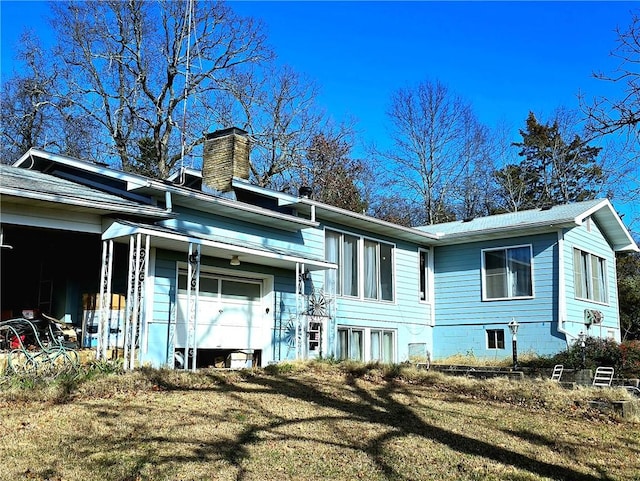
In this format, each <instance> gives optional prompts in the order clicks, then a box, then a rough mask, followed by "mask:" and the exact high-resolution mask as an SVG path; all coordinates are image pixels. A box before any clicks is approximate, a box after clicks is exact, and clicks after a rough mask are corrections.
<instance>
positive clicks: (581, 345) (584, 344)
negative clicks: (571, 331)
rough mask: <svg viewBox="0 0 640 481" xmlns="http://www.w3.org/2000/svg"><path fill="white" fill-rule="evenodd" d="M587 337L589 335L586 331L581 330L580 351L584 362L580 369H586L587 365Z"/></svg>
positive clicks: (579, 337) (579, 335) (579, 338)
mask: <svg viewBox="0 0 640 481" xmlns="http://www.w3.org/2000/svg"><path fill="white" fill-rule="evenodd" d="M586 339H587V335H586V334H585V333H584V331H580V334H578V340H579V341H580V353H581V354H582V363H581V365H580V369H584V367H585V365H586V353H585V347H586V343H585V341H586Z"/></svg>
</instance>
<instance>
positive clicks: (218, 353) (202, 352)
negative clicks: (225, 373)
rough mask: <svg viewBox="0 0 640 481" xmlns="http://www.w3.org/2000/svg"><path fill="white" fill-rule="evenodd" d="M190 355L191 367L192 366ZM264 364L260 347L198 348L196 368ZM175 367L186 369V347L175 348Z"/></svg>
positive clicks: (247, 366) (239, 366) (223, 367)
mask: <svg viewBox="0 0 640 481" xmlns="http://www.w3.org/2000/svg"><path fill="white" fill-rule="evenodd" d="M191 358H192V356H189V367H191ZM261 365H262V350H260V349H240V348H238V349H198V352H197V355H196V369H203V368H216V369H243V368H246V369H250V368H252V367H259V366H261ZM175 367H176V369H184V349H176V350H175Z"/></svg>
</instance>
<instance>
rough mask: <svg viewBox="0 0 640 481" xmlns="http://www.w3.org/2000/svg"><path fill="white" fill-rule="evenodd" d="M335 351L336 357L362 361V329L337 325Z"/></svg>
mask: <svg viewBox="0 0 640 481" xmlns="http://www.w3.org/2000/svg"><path fill="white" fill-rule="evenodd" d="M337 351H338V353H337V354H338V359H352V360H354V361H364V330H363V329H354V328H351V327H339V328H338V346H337Z"/></svg>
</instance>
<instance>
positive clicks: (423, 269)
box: [418, 251, 429, 301]
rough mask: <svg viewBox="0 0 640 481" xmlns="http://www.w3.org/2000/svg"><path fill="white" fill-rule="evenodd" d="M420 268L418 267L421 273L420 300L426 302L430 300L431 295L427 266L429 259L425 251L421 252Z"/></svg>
mask: <svg viewBox="0 0 640 481" xmlns="http://www.w3.org/2000/svg"><path fill="white" fill-rule="evenodd" d="M419 254H420V266H419V267H418V269H419V271H420V300H421V301H426V300H427V299H428V298H429V293H428V292H427V266H428V265H429V264H428V259H427V255H428V254H427V253H426V252H424V251H420V253H419Z"/></svg>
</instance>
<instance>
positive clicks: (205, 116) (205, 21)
mask: <svg viewBox="0 0 640 481" xmlns="http://www.w3.org/2000/svg"><path fill="white" fill-rule="evenodd" d="M52 8H53V12H54V17H53V22H52V25H53V28H54V29H55V30H56V32H57V35H58V47H57V50H56V57H57V58H58V59H59V60H60V69H61V73H62V74H63V80H64V84H63V89H62V90H61V91H60V92H59V95H60V97H61V98H64V100H65V102H66V103H67V104H68V105H70V106H72V107H73V109H74V111H75V112H76V115H77V116H86V117H88V118H91V119H93V120H94V121H95V122H96V123H97V124H98V125H100V126H101V128H102V132H103V135H102V136H101V140H102V142H103V144H104V146H105V148H106V149H107V152H108V153H111V154H112V155H113V156H115V157H116V158H119V160H120V162H121V164H122V167H123V168H124V169H125V170H129V169H131V168H132V164H131V159H133V158H134V157H135V155H136V154H137V153H138V150H139V146H140V142H145V145H148V146H149V147H152V149H147V152H146V154H145V158H147V159H149V161H151V162H155V164H156V165H155V166H153V168H152V169H147V170H148V171H157V173H158V175H159V176H161V177H165V176H167V175H168V174H169V173H170V171H171V170H172V169H173V168H174V166H175V165H176V163H177V162H178V161H179V160H180V158H181V157H182V156H183V155H189V153H190V152H191V151H192V150H193V148H194V147H195V146H196V145H198V144H199V143H200V142H201V141H202V134H203V132H204V131H206V130H210V129H211V126H212V125H215V123H216V120H217V119H218V117H217V113H216V111H215V109H214V106H215V98H216V93H217V92H219V91H220V90H222V89H224V86H225V83H226V82H227V81H228V79H229V78H232V77H234V76H236V75H240V74H241V73H242V70H243V67H244V66H246V65H251V64H254V63H258V62H261V61H263V60H264V59H267V58H269V57H270V55H271V53H270V51H269V50H268V49H267V48H266V47H265V42H264V37H263V35H262V33H261V26H260V25H259V24H257V23H255V22H254V21H253V20H251V19H246V18H240V17H238V16H236V15H235V14H234V13H233V12H232V10H231V9H230V8H229V7H227V6H226V5H225V4H224V3H222V2H195V1H170V0H159V1H157V2H147V1H143V0H129V1H126V2H123V1H120V0H105V1H88V2H76V1H73V2H60V3H53V6H52Z"/></svg>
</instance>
